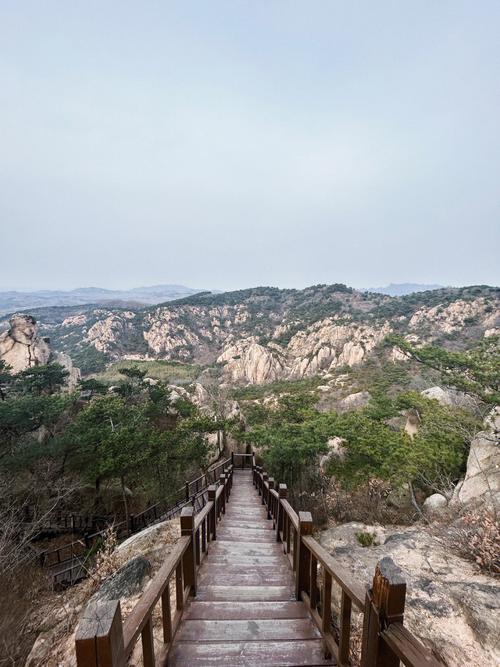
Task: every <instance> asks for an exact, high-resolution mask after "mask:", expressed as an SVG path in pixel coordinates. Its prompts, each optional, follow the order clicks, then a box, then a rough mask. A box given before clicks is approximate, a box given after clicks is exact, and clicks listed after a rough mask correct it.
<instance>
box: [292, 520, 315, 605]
mask: <svg viewBox="0 0 500 667" xmlns="http://www.w3.org/2000/svg"><path fill="white" fill-rule="evenodd" d="M312 530H313V521H312V516H311V513H310V512H299V529H298V531H297V551H296V553H295V558H296V566H295V597H296V598H297V600H301V599H302V595H301V593H302V591H305V592H306V593H307V594H308V595H310V594H311V590H310V588H311V587H310V573H311V572H310V568H311V554H310V552H309V549H307V547H306V546H305V545H304V544H302V537H304V536H305V535H312Z"/></svg>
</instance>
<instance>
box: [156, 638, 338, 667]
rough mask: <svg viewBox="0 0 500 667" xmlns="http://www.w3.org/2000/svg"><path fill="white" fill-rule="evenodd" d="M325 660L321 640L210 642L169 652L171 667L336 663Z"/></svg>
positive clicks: (184, 645)
mask: <svg viewBox="0 0 500 667" xmlns="http://www.w3.org/2000/svg"><path fill="white" fill-rule="evenodd" d="M334 664H335V663H334V662H331V661H329V660H325V658H324V657H323V646H322V642H321V641H320V640H319V639H311V640H307V641H283V642H279V641H276V642H273V641H267V642H258V641H255V642H207V643H204V644H202V643H184V642H182V643H181V642H179V643H176V644H175V645H174V648H173V650H172V652H171V653H170V655H169V666H170V667H210V665H215V666H216V667H218V666H219V665H226V666H230V667H243V666H245V667H248V666H249V665H259V667H266V666H270V665H280V666H281V667H302V666H303V667H306V666H308V665H334Z"/></svg>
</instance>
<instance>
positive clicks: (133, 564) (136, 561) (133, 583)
mask: <svg viewBox="0 0 500 667" xmlns="http://www.w3.org/2000/svg"><path fill="white" fill-rule="evenodd" d="M150 572H151V563H150V562H149V561H148V560H147V558H144V557H143V556H136V557H135V558H132V559H130V560H129V561H128V562H127V563H125V565H124V566H123V567H121V568H120V569H119V570H118V572H115V574H113V575H112V576H111V577H109V579H106V581H105V582H104V583H103V585H102V586H101V588H100V589H99V590H98V591H97V593H95V594H94V595H93V596H92V598H91V600H90V602H101V601H103V600H120V599H121V598H129V597H131V596H132V595H134V593H137V592H138V591H139V590H140V589H141V588H142V584H143V582H144V579H145V578H146V577H147V576H149V573H150Z"/></svg>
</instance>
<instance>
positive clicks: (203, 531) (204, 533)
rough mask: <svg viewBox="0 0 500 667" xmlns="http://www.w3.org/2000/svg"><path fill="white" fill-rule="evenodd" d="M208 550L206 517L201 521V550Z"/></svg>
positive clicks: (203, 551)
mask: <svg viewBox="0 0 500 667" xmlns="http://www.w3.org/2000/svg"><path fill="white" fill-rule="evenodd" d="M206 550H207V518H206V517H205V518H204V519H203V521H202V522H201V551H202V553H205V552H206Z"/></svg>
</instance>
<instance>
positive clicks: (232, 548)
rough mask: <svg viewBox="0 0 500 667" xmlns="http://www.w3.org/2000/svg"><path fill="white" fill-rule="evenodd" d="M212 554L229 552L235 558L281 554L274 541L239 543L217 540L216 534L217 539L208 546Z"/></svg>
mask: <svg viewBox="0 0 500 667" xmlns="http://www.w3.org/2000/svg"><path fill="white" fill-rule="evenodd" d="M210 552H211V554H212V555H215V554H221V555H222V554H224V553H225V554H230V555H231V556H232V557H234V558H237V557H238V555H240V556H245V555H246V556H278V555H280V554H281V549H280V546H279V544H277V543H276V542H247V543H245V544H240V543H238V542H229V541H219V537H218V534H217V541H216V542H214V543H213V544H212V545H211V547H210Z"/></svg>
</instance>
